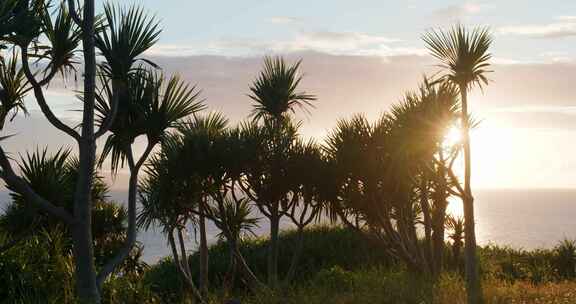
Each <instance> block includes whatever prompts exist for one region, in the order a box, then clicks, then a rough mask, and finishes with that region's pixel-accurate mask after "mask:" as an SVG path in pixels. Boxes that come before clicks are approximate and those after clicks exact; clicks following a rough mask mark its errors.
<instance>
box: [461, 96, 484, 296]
mask: <svg viewBox="0 0 576 304" xmlns="http://www.w3.org/2000/svg"><path fill="white" fill-rule="evenodd" d="M467 88H468V87H467V85H460V87H459V89H460V96H461V99H462V118H461V120H462V121H461V122H462V129H463V130H462V131H463V132H462V134H463V144H464V197H463V198H462V202H463V204H464V240H465V242H464V245H465V248H464V250H465V257H466V289H467V291H468V304H481V303H483V302H484V300H483V296H482V286H481V282H480V276H479V270H478V259H477V256H476V232H475V227H474V225H475V222H474V197H473V196H472V187H471V185H470V184H471V173H472V168H471V166H472V164H471V151H470V134H469V132H470V124H469V120H468V99H467V98H468V96H467Z"/></svg>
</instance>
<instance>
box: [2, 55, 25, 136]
mask: <svg viewBox="0 0 576 304" xmlns="http://www.w3.org/2000/svg"><path fill="white" fill-rule="evenodd" d="M17 59H18V55H17V54H16V53H13V54H12V56H11V58H9V59H7V58H2V57H0V130H2V129H3V128H4V125H5V123H6V119H9V120H12V119H14V118H15V117H16V115H17V114H18V112H20V111H22V112H23V113H24V114H27V113H28V111H27V110H26V105H25V104H24V97H25V96H26V94H27V93H28V91H30V87H29V86H28V81H27V79H26V76H25V75H24V70H22V68H19V67H18V66H17V65H18V62H17Z"/></svg>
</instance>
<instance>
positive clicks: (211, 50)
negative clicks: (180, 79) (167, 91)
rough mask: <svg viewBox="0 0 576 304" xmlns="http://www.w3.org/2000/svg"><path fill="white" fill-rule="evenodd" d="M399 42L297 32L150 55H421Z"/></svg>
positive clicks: (162, 47) (161, 49) (159, 49)
mask: <svg viewBox="0 0 576 304" xmlns="http://www.w3.org/2000/svg"><path fill="white" fill-rule="evenodd" d="M400 42H401V41H399V40H397V39H392V38H389V37H386V36H383V35H374V34H367V33H360V32H333V31H299V32H296V33H294V35H293V36H292V37H290V38H287V39H283V40H263V39H252V38H233V39H219V40H215V41H209V42H206V43H203V44H196V45H169V44H168V45H166V44H159V45H156V46H154V47H153V48H152V49H151V50H150V51H148V52H147V54H148V55H149V56H193V55H222V56H254V55H262V54H267V53H293V52H301V51H314V52H321V53H327V54H333V55H380V56H393V55H423V54H426V50H425V49H423V48H416V47H410V46H400V45H398V44H399V43H400Z"/></svg>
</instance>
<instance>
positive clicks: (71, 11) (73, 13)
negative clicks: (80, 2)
mask: <svg viewBox="0 0 576 304" xmlns="http://www.w3.org/2000/svg"><path fill="white" fill-rule="evenodd" d="M68 11H69V12H68V13H69V14H70V16H71V17H72V20H74V22H76V24H78V26H80V28H82V25H83V21H82V19H80V16H79V15H78V11H76V4H75V3H74V0H68Z"/></svg>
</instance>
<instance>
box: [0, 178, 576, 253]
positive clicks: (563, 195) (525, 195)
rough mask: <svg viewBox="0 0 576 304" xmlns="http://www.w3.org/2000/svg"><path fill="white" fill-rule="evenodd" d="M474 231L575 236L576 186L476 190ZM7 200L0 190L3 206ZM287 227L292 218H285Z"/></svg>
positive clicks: (499, 240)
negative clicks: (287, 220)
mask: <svg viewBox="0 0 576 304" xmlns="http://www.w3.org/2000/svg"><path fill="white" fill-rule="evenodd" d="M125 195H126V193H125V192H118V191H113V192H112V193H111V198H112V199H114V200H116V201H119V202H122V201H125V200H126V198H125ZM474 196H475V212H476V234H477V239H478V243H479V244H481V245H487V244H490V243H493V244H498V245H509V246H512V247H515V248H524V249H534V248H551V247H553V246H555V245H556V244H557V243H558V242H559V241H561V240H562V239H564V238H570V239H576V220H575V218H574V215H576V189H549V190H548V189H547V190H534V189H514V190H484V189H483V190H476V191H475V192H474ZM7 200H8V196H7V193H6V192H1V193H0V202H2V203H0V205H4V204H5V202H6V201H7ZM461 210H462V208H461V202H460V201H458V200H453V201H452V202H451V203H450V207H449V212H451V213H454V214H456V215H459V214H461ZM282 226H283V227H284V228H287V227H289V226H290V225H289V223H283V225H282ZM267 231H268V226H267V225H266V221H265V220H262V221H261V225H260V227H259V228H258V229H257V230H256V231H255V232H256V233H257V234H259V235H266V234H267ZM208 234H209V241H211V242H214V241H215V240H216V239H217V234H218V230H217V229H216V228H215V227H213V226H212V225H209V227H208ZM138 241H139V242H141V243H142V244H143V245H144V257H143V259H144V260H145V261H146V262H147V263H154V262H156V261H158V260H159V259H161V258H162V257H164V256H167V255H170V249H169V247H168V245H167V243H166V239H165V237H164V236H163V234H162V231H161V229H152V230H149V231H140V232H139V235H138ZM187 241H188V248H190V249H194V247H195V246H196V240H195V238H194V235H193V230H192V229H191V230H190V234H189V235H188V240H187Z"/></svg>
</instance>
